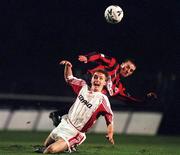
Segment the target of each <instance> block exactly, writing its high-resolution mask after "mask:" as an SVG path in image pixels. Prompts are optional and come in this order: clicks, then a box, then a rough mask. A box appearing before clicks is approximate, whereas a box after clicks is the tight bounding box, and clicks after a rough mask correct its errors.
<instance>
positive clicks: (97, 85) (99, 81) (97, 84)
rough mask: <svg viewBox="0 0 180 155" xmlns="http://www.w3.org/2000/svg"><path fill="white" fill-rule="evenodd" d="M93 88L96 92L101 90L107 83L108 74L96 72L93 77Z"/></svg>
mask: <svg viewBox="0 0 180 155" xmlns="http://www.w3.org/2000/svg"><path fill="white" fill-rule="evenodd" d="M91 85H92V87H91V89H92V90H93V91H95V92H97V91H98V92H101V91H102V89H103V87H104V86H105V85H106V76H105V75H104V74H103V73H100V72H95V73H94V74H93V77H92V79H91Z"/></svg>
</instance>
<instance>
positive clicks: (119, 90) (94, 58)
mask: <svg viewBox="0 0 180 155" xmlns="http://www.w3.org/2000/svg"><path fill="white" fill-rule="evenodd" d="M86 57H87V63H89V62H96V63H97V66H95V67H94V68H92V69H89V70H88V72H90V73H91V74H93V72H94V71H95V70H97V69H103V70H105V71H107V72H108V74H109V77H110V78H109V81H108V84H109V86H108V84H107V91H108V93H109V95H110V96H116V97H118V98H120V99H121V100H130V101H136V102H141V100H139V99H137V98H134V97H132V96H130V95H129V94H128V93H127V92H126V88H125V87H124V86H123V84H122V82H121V78H122V77H121V74H120V70H121V65H120V64H119V63H118V62H117V60H116V59H115V58H114V57H109V56H106V55H104V54H102V53H97V52H93V53H89V54H88V55H86ZM107 91H106V90H104V92H105V93H106V94H107Z"/></svg>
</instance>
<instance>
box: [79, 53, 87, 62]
mask: <svg viewBox="0 0 180 155" xmlns="http://www.w3.org/2000/svg"><path fill="white" fill-rule="evenodd" d="M78 60H79V61H81V62H84V63H87V57H86V56H84V55H79V57H78Z"/></svg>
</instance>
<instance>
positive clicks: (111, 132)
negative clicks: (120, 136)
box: [106, 123, 114, 144]
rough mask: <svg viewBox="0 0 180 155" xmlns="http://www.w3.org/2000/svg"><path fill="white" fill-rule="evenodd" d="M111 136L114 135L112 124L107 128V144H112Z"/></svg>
mask: <svg viewBox="0 0 180 155" xmlns="http://www.w3.org/2000/svg"><path fill="white" fill-rule="evenodd" d="M113 134H114V127H113V124H112V123H110V124H108V126H107V135H106V138H107V139H108V140H109V142H110V143H111V144H114V138H113Z"/></svg>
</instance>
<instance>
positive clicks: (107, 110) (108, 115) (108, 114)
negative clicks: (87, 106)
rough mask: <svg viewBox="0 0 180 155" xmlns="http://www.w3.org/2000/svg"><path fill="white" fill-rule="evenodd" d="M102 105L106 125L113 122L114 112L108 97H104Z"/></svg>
mask: <svg viewBox="0 0 180 155" xmlns="http://www.w3.org/2000/svg"><path fill="white" fill-rule="evenodd" d="M102 107H103V108H104V114H103V115H104V118H105V121H106V125H109V124H113V112H112V110H111V105H110V102H109V99H108V98H107V97H104V99H103V101H102Z"/></svg>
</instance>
